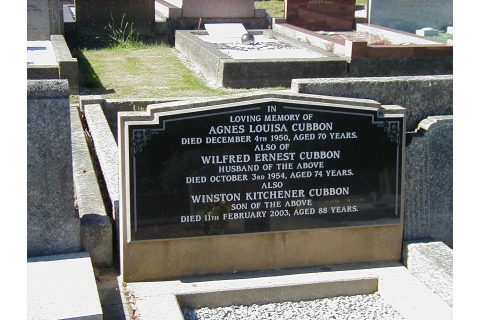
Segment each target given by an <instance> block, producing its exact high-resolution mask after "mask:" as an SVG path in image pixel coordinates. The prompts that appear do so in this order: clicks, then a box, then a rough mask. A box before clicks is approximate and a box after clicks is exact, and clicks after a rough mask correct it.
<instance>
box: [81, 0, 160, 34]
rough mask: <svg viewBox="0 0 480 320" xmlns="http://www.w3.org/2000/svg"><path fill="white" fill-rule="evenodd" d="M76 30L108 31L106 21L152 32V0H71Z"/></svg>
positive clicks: (120, 27)
mask: <svg viewBox="0 0 480 320" xmlns="http://www.w3.org/2000/svg"><path fill="white" fill-rule="evenodd" d="M75 18H76V21H77V34H78V35H80V36H85V35H86V36H88V35H103V34H108V32H109V31H108V29H109V25H110V26H112V27H114V28H115V29H117V30H123V31H126V34H128V33H129V32H130V30H131V29H130V27H133V30H134V33H138V34H140V35H152V34H153V33H154V29H155V1H153V0H77V1H75Z"/></svg>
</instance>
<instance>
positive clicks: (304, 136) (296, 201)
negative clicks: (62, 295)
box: [127, 100, 403, 240]
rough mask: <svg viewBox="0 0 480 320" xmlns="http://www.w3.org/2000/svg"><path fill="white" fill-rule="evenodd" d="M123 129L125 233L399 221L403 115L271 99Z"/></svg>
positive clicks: (143, 236) (139, 236) (162, 235)
mask: <svg viewBox="0 0 480 320" xmlns="http://www.w3.org/2000/svg"><path fill="white" fill-rule="evenodd" d="M127 134H128V138H127V139H128V140H127V143H128V153H129V154H128V157H129V161H128V166H129V178H128V181H127V183H128V184H129V190H130V192H129V195H128V210H129V212H130V215H129V224H130V228H129V230H130V233H131V239H132V240H147V239H168V238H183V237H197V236H214V235H223V234H239V233H254V232H272V231H288V230H304V229H316V228H329V227H349V226H367V225H368V226H370V225H385V224H398V223H400V210H401V209H400V206H401V177H402V172H401V171H402V145H403V115H395V116H390V117H385V116H383V115H379V114H378V110H377V109H375V108H360V107H357V108H355V107H352V108H345V107H343V108H338V107H336V106H334V105H328V104H325V105H318V104H315V103H306V102H300V101H282V100H278V101H275V100H273V101H260V102H252V103H251V104H243V105H238V106H234V107H225V108H215V109H205V108H204V109H201V110H195V109H192V111H191V112H181V113H175V112H170V113H165V114H161V113H160V115H159V121H158V123H155V124H152V123H148V124H130V125H129V126H128V132H127Z"/></svg>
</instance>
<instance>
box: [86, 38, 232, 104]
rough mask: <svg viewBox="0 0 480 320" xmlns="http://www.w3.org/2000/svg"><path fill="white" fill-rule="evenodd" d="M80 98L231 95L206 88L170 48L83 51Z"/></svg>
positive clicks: (144, 47)
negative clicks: (92, 95) (93, 95)
mask: <svg viewBox="0 0 480 320" xmlns="http://www.w3.org/2000/svg"><path fill="white" fill-rule="evenodd" d="M78 63H79V74H80V94H81V95H91V94H96V95H102V96H103V97H104V98H156V97H194V96H195V97H197V96H213V95H222V94H228V93H231V90H224V89H214V88H211V87H209V86H207V85H206V84H205V83H204V81H202V80H201V79H200V78H199V77H198V75H197V74H195V72H193V71H192V70H191V69H189V68H187V67H186V66H185V65H184V64H183V63H182V62H181V60H180V58H179V56H178V54H177V53H176V51H175V49H174V48H172V47H170V46H167V45H148V46H147V45H144V46H140V47H135V48H123V47H118V48H106V49H95V50H88V49H83V50H81V51H80V52H79V54H78Z"/></svg>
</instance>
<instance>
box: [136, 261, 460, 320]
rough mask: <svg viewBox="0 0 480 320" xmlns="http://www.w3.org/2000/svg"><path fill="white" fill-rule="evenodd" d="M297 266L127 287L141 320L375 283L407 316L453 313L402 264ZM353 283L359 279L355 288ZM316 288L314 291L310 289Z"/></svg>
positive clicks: (435, 319) (424, 318) (415, 319)
mask: <svg viewBox="0 0 480 320" xmlns="http://www.w3.org/2000/svg"><path fill="white" fill-rule="evenodd" d="M297 270H298V273H295V271H293V273H290V274H283V275H282V274H281V271H278V270H277V271H272V272H270V273H269V272H263V273H252V274H249V275H247V274H241V275H222V276H216V277H215V276H212V277H191V278H188V279H182V280H170V281H157V282H143V283H128V284H127V287H128V290H129V292H131V293H132V294H133V295H135V298H136V303H135V307H136V313H137V314H138V315H139V317H140V318H141V319H142V320H146V319H158V318H159V317H160V316H161V317H163V316H164V315H166V314H168V319H178V320H180V319H183V315H182V311H181V307H189V306H194V307H201V306H202V305H203V306H208V307H215V306H218V305H219V304H221V302H219V300H218V299H219V298H221V299H223V300H224V303H227V302H235V304H237V305H238V304H248V303H250V304H251V302H252V300H251V299H265V298H267V299H271V297H272V296H275V295H277V300H283V301H289V300H297V301H300V300H302V299H310V300H312V299H315V297H312V296H311V295H312V291H316V292H320V295H322V296H323V297H328V296H330V297H333V296H340V295H353V294H367V293H373V292H375V291H377V290H376V289H375V288H377V286H378V292H379V293H380V295H381V296H382V298H383V299H384V300H385V301H386V302H387V303H389V304H391V305H392V306H393V307H394V308H395V309H396V310H397V311H399V312H400V313H401V314H402V315H403V316H404V318H405V319H406V320H420V319H421V320H428V319H432V320H439V319H442V320H443V319H445V320H447V319H452V317H453V310H452V308H451V307H450V306H449V305H448V304H447V303H445V301H443V300H442V299H441V298H440V297H438V296H437V295H436V294H435V293H434V292H432V291H431V290H430V289H429V288H428V287H426V286H425V285H424V284H423V283H421V281H419V280H418V279H417V278H416V277H415V276H413V275H412V274H411V273H410V272H409V271H408V269H406V268H405V267H404V266H403V265H401V264H400V263H395V264H382V263H380V264H374V263H372V264H364V265H354V266H352V265H350V266H348V265H347V266H345V265H344V266H332V267H331V269H330V270H328V271H325V270H319V268H313V269H310V271H308V270H307V271H305V270H301V269H297ZM362 279H363V282H362ZM372 280H373V281H372ZM353 282H357V285H358V284H360V285H359V286H357V287H356V289H354V290H353V289H352V286H351V284H352V283H353ZM372 284H374V286H373V287H372ZM314 287H315V289H316V290H312V288H314ZM320 288H321V289H320ZM352 290H353V291H357V292H352ZM317 298H321V296H320V297H317ZM189 299H190V300H189ZM278 302H280V301H278ZM257 303H258V302H257ZM264 303H266V302H264Z"/></svg>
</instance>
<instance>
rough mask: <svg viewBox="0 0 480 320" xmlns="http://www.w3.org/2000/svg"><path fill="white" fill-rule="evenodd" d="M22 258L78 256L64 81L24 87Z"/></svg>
mask: <svg viewBox="0 0 480 320" xmlns="http://www.w3.org/2000/svg"><path fill="white" fill-rule="evenodd" d="M27 153H28V155H27V256H28V257H35V256H43V255H53V254H62V253H72V252H79V251H80V220H79V218H78V215H77V213H76V211H75V207H74V188H73V175H72V145H71V130H70V106H69V88H68V83H67V80H30V81H28V86H27Z"/></svg>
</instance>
